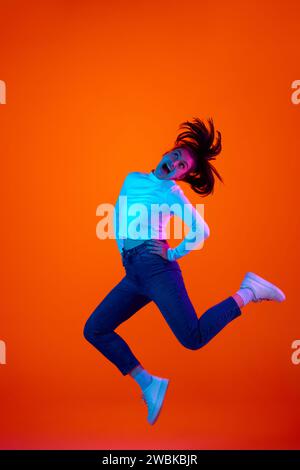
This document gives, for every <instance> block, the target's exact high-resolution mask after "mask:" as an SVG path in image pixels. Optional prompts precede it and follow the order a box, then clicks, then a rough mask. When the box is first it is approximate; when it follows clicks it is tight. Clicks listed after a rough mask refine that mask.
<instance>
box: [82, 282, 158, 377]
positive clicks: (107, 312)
mask: <svg viewBox="0 0 300 470" xmlns="http://www.w3.org/2000/svg"><path fill="white" fill-rule="evenodd" d="M150 300H151V299H149V298H148V297H146V296H144V295H141V294H140V293H139V292H138V291H137V288H136V286H135V284H134V282H133V281H132V280H131V279H129V278H128V276H125V277H124V278H123V279H122V280H121V281H120V282H119V283H118V284H117V285H116V286H115V287H114V288H113V289H112V290H111V291H110V292H109V294H108V295H107V296H106V297H105V298H104V299H103V300H102V302H101V303H100V304H99V305H98V307H97V308H96V309H95V310H94V312H93V313H92V315H91V316H90V317H89V319H88V320H87V322H86V324H85V327H84V337H85V338H86V339H87V340H88V341H89V342H90V343H91V344H92V345H93V346H94V347H95V348H97V349H98V351H100V352H101V353H102V354H103V355H104V356H105V357H106V358H107V359H108V360H109V361H111V362H112V363H113V364H115V366H116V367H117V368H118V369H119V370H120V372H121V373H122V374H123V375H126V374H128V373H129V372H130V371H131V370H132V369H134V368H135V367H136V366H138V365H140V362H139V361H138V360H137V358H136V357H135V356H134V354H133V353H132V351H131V349H130V348H129V346H128V345H127V343H126V342H125V341H124V340H123V338H121V336H120V335H118V334H117V333H116V332H115V331H114V330H115V329H116V328H117V327H118V326H119V325H120V324H121V323H123V322H124V321H126V320H128V319H129V318H130V317H131V316H132V315H133V314H134V313H135V312H137V311H138V310H139V309H141V308H142V307H144V306H145V305H146V304H148V303H149V302H150Z"/></svg>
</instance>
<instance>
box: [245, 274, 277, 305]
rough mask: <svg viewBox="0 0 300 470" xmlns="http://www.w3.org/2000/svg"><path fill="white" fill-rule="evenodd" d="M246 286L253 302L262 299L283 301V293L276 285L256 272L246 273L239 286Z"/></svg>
mask: <svg viewBox="0 0 300 470" xmlns="http://www.w3.org/2000/svg"><path fill="white" fill-rule="evenodd" d="M243 287H248V288H249V289H251V290H252V292H253V295H254V299H253V302H261V301H262V300H276V302H283V300H285V295H284V293H283V292H282V290H280V289H279V288H278V287H277V286H275V285H274V284H271V282H269V281H266V280H265V279H263V278H262V277H260V276H258V275H257V274H254V273H251V272H248V273H246V275H245V277H244V279H243V281H242V284H241V287H240V288H243Z"/></svg>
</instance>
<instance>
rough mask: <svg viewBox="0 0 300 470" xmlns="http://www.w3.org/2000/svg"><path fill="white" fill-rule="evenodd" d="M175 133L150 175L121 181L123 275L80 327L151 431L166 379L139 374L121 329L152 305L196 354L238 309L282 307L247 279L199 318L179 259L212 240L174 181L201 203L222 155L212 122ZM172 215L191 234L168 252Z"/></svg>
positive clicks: (261, 283) (118, 229)
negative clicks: (129, 386) (264, 304)
mask: <svg viewBox="0 0 300 470" xmlns="http://www.w3.org/2000/svg"><path fill="white" fill-rule="evenodd" d="M180 128H183V132H181V133H180V134H179V135H178V137H177V139H176V141H175V145H174V147H173V148H172V149H171V150H170V151H168V152H167V153H165V154H164V155H163V157H162V159H161V161H160V162H159V164H158V165H157V167H156V168H155V169H153V170H152V171H151V172H150V173H147V172H146V173H142V172H133V173H129V174H128V175H127V177H126V178H125V180H124V183H123V186H122V188H121V192H120V195H119V198H118V201H117V204H116V207H115V209H116V210H115V233H116V239H117V244H118V248H119V251H120V253H121V256H122V263H123V266H124V268H125V275H124V277H123V279H122V280H121V281H120V282H119V283H118V284H117V285H116V286H115V287H114V288H113V289H112V290H111V292H109V294H108V295H107V296H106V297H105V298H104V299H103V300H102V302H101V303H100V304H99V305H98V307H97V308H96V309H95V311H94V312H93V313H92V315H91V316H90V317H89V319H88V320H87V322H86V324H85V327H84V336H85V338H86V339H87V340H88V341H89V342H90V343H91V344H92V345H93V346H94V347H95V348H97V349H98V351H100V352H101V353H102V354H103V355H104V356H105V357H106V358H107V359H108V360H109V361H111V363H112V364H114V365H115V366H116V367H117V368H118V369H119V371H120V372H121V373H122V374H123V375H124V376H125V375H127V374H128V375H129V376H131V377H132V378H133V379H134V380H135V381H136V382H137V384H138V385H139V386H140V387H141V390H142V394H141V398H142V399H143V400H144V401H145V403H146V404H147V407H148V416H147V419H148V422H149V423H150V424H154V423H155V422H156V420H157V418H158V416H159V413H160V411H161V409H162V405H163V402H164V398H165V394H166V391H167V387H168V384H169V379H166V378H161V377H157V376H155V375H152V374H150V373H149V372H148V371H147V370H145V369H144V368H143V366H142V365H141V363H140V361H139V360H138V359H137V358H136V357H135V355H134V354H133V352H132V351H131V349H130V348H129V346H128V345H127V343H126V342H125V341H124V339H123V338H121V336H120V335H118V334H117V333H116V331H115V330H116V328H117V327H118V326H119V325H120V324H121V323H123V322H124V321H126V320H128V319H129V318H130V317H131V316H132V315H133V314H134V313H135V312H137V311H138V310H139V309H141V308H142V307H144V306H145V305H147V304H148V303H149V302H151V301H153V302H154V303H155V304H156V305H157V307H158V308H159V310H160V311H161V313H162V315H163V316H164V318H165V320H166V322H167V324H168V325H169V327H170V328H171V330H172V331H173V333H174V335H175V336H176V338H177V339H178V341H180V343H181V344H182V345H183V346H184V347H186V348H188V349H193V350H196V349H200V348H202V347H203V346H204V345H205V344H207V343H208V342H209V341H210V340H211V339H212V338H213V337H214V336H216V335H217V334H218V333H219V332H220V331H221V330H222V329H223V328H224V327H225V326H226V325H227V324H228V323H229V322H231V321H232V320H233V319H235V318H236V317H238V316H239V315H241V309H242V307H244V306H245V305H246V304H248V303H249V302H261V301H262V300H275V301H278V302H282V301H283V300H285V295H284V293H283V292H282V291H281V290H280V289H279V288H278V287H276V286H275V285H274V284H272V283H271V282H269V281H267V280H265V279H264V278H262V277H260V276H258V275H257V274H254V273H252V272H247V273H246V274H245V277H244V279H243V280H242V282H241V285H240V287H239V289H238V290H237V291H236V292H235V293H234V294H233V295H231V296H229V297H227V298H226V299H225V300H223V301H222V302H220V303H218V304H216V305H214V306H213V307H211V308H209V309H208V310H207V311H206V312H205V313H203V315H202V316H200V318H198V316H197V314H196V312H195V309H194V307H193V305H192V302H191V300H190V298H189V296H188V293H187V291H186V287H185V284H184V280H183V277H182V272H181V269H180V267H179V264H178V263H177V259H179V258H181V257H182V256H185V255H186V254H188V253H189V252H191V251H192V250H194V249H197V248H199V246H200V244H201V243H203V241H204V240H205V239H206V238H207V237H208V236H209V227H208V225H207V224H206V222H205V221H204V219H203V218H202V217H201V216H200V214H199V212H198V211H197V210H196V209H195V208H194V207H193V206H192V204H191V203H190V202H189V200H188V199H187V197H186V196H185V195H184V193H183V191H182V189H181V188H180V186H179V185H177V183H176V181H184V182H186V183H188V184H189V185H190V186H191V188H192V189H193V190H194V191H195V192H196V193H198V194H199V195H200V196H202V197H204V196H208V195H209V194H211V193H213V189H214V184H215V176H217V177H218V178H219V179H220V180H221V181H223V180H222V178H221V176H220V175H219V173H218V172H217V170H216V169H215V168H214V166H213V165H212V164H211V160H214V159H215V157H216V156H217V155H218V154H219V153H220V152H221V148H222V146H221V134H220V132H219V131H216V132H215V129H214V124H213V120H212V119H208V121H207V124H205V123H204V122H203V121H201V120H200V119H198V118H193V120H192V121H191V122H189V121H186V122H184V123H182V124H181V125H180ZM121 196H122V197H121ZM157 204H159V205H160V207H162V210H161V212H160V217H152V216H151V217H150V216H149V214H151V211H152V209H153V207H157ZM130 208H131V209H132V210H130ZM137 208H138V209H139V214H140V215H139V218H138V224H137V225H136V226H135V225H134V223H133V224H131V232H130V233H128V229H129V227H130V224H129V223H128V221H130V217H132V216H133V215H136V212H137ZM170 208H171V210H170ZM143 209H144V210H143ZM173 215H177V216H179V217H181V218H183V220H184V222H186V223H187V224H188V225H189V229H190V230H189V233H188V234H187V235H186V237H184V238H183V240H182V241H181V242H180V243H179V245H177V246H176V247H175V248H171V247H170V246H169V244H168V242H167V236H166V226H167V223H168V221H169V219H170V217H172V216H173ZM132 226H133V227H135V228H136V230H135V229H132Z"/></svg>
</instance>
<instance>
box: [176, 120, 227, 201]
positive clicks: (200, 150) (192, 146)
mask: <svg viewBox="0 0 300 470" xmlns="http://www.w3.org/2000/svg"><path fill="white" fill-rule="evenodd" d="M179 129H183V132H181V133H180V134H179V135H178V136H177V138H176V141H175V146H174V147H173V149H172V150H174V149H176V148H181V147H184V148H186V149H187V150H188V151H189V152H190V153H191V156H192V157H193V159H194V162H195V165H194V166H193V168H192V169H191V171H190V172H189V173H188V174H187V175H186V176H184V177H183V178H182V181H185V182H186V183H188V184H189V185H190V186H191V188H192V190H193V191H195V192H196V193H198V194H200V195H201V196H202V197H205V196H208V195H209V194H211V193H213V191H214V185H215V176H216V177H217V178H219V180H220V181H222V182H223V179H222V177H221V176H220V174H219V173H218V171H217V170H216V169H215V167H214V166H213V165H212V164H211V161H212V160H215V159H216V156H217V155H219V153H220V152H221V150H222V143H221V133H220V132H219V131H216V130H215V127H214V123H213V120H212V118H208V119H207V124H205V123H204V122H203V121H201V120H200V119H199V118H196V117H194V118H193V120H192V121H185V122H183V123H181V124H180V126H179Z"/></svg>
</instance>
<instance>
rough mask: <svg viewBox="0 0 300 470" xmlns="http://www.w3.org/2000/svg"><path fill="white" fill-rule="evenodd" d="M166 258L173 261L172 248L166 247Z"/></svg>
mask: <svg viewBox="0 0 300 470" xmlns="http://www.w3.org/2000/svg"><path fill="white" fill-rule="evenodd" d="M167 258H168V260H169V261H174V259H175V256H174V250H173V248H168V250H167Z"/></svg>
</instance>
